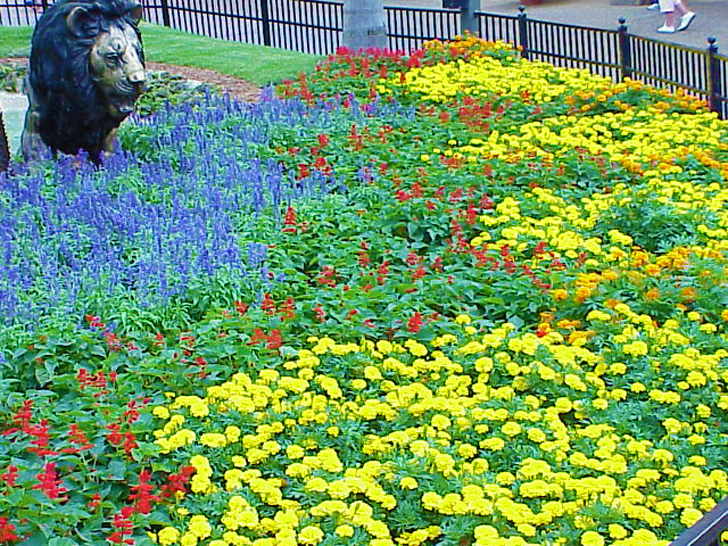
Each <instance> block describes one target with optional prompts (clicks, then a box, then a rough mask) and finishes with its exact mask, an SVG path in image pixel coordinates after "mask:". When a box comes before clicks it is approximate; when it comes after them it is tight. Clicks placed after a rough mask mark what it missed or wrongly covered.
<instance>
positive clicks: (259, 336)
mask: <svg viewBox="0 0 728 546" xmlns="http://www.w3.org/2000/svg"><path fill="white" fill-rule="evenodd" d="M261 342H265V343H266V347H267V348H268V349H273V350H275V349H278V348H280V346H281V345H283V336H282V335H281V332H280V330H271V333H270V334H266V333H265V332H264V331H263V330H261V329H260V328H256V329H255V330H253V337H251V338H250V341H248V345H257V344H258V343H261Z"/></svg>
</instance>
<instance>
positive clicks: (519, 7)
mask: <svg viewBox="0 0 728 546" xmlns="http://www.w3.org/2000/svg"><path fill="white" fill-rule="evenodd" d="M518 11H520V12H521V15H523V12H524V11H526V6H524V5H523V4H521V5H520V6H518Z"/></svg>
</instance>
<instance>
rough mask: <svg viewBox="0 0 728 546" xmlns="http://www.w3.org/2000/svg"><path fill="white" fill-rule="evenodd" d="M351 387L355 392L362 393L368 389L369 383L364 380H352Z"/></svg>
mask: <svg viewBox="0 0 728 546" xmlns="http://www.w3.org/2000/svg"><path fill="white" fill-rule="evenodd" d="M349 386H350V387H351V388H352V389H354V390H355V391H361V390H364V389H366V388H367V382H366V381H364V380H363V379H352V380H351V381H350V382H349Z"/></svg>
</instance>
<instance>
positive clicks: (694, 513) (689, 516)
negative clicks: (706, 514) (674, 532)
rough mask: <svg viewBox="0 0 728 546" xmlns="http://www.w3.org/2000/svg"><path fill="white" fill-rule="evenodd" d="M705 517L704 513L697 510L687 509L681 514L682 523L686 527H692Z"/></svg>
mask: <svg viewBox="0 0 728 546" xmlns="http://www.w3.org/2000/svg"><path fill="white" fill-rule="evenodd" d="M702 517H703V513H702V512H701V511H700V510H697V509H695V508H685V510H683V511H682V514H680V523H682V524H683V525H684V526H685V527H690V526H692V525H694V524H695V523H697V522H698V520H699V519H700V518H702Z"/></svg>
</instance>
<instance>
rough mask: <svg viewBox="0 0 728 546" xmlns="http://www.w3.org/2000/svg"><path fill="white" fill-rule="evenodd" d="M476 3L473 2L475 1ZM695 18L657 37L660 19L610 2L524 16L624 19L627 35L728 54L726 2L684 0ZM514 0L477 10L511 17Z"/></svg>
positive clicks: (543, 7)
mask: <svg viewBox="0 0 728 546" xmlns="http://www.w3.org/2000/svg"><path fill="white" fill-rule="evenodd" d="M475 1H477V0H475ZM686 1H687V2H689V5H690V8H691V9H692V10H693V11H695V12H696V13H697V14H698V15H697V17H696V18H695V20H694V21H693V22H692V24H691V25H690V28H689V29H688V30H686V31H684V32H677V33H675V34H669V35H666V34H660V33H658V32H657V27H659V26H660V25H662V22H663V16H662V15H660V13H659V12H657V11H649V10H647V9H645V6H614V5H612V4H610V0H544V2H543V4H540V5H536V6H529V7H528V8H527V9H526V13H527V14H528V16H529V17H531V18H533V19H540V20H542V21H557V22H560V23H569V24H572V25H582V26H588V27H597V28H605V29H616V28H617V27H618V26H619V23H618V21H619V18H620V17H624V18H625V19H626V20H627V25H628V27H629V30H630V32H631V33H633V34H636V35H638V36H643V37H646V38H655V39H659V40H662V41H665V42H673V43H677V44H682V45H686V46H690V47H696V48H705V47H707V46H708V41H707V38H708V36H714V37H716V38H717V42H716V43H717V45H718V47H719V52H720V53H722V54H723V55H728V0H686ZM384 3H385V4H386V5H396V6H413V7H416V6H427V7H441V6H442V0H391V1H387V0H385V1H384ZM518 5H519V2H518V1H517V0H480V9H481V11H485V12H488V13H502V14H508V15H515V14H517V13H518Z"/></svg>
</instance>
